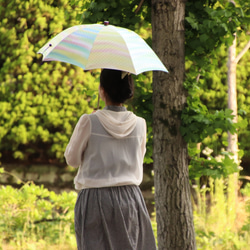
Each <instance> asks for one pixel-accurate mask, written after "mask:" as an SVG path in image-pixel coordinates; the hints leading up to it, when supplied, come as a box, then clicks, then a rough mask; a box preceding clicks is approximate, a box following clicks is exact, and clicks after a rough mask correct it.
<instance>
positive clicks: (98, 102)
mask: <svg viewBox="0 0 250 250" xmlns="http://www.w3.org/2000/svg"><path fill="white" fill-rule="evenodd" d="M99 104H100V94H99V93H98V100H97V109H99Z"/></svg>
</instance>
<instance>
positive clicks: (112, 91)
mask: <svg viewBox="0 0 250 250" xmlns="http://www.w3.org/2000/svg"><path fill="white" fill-rule="evenodd" d="M100 85H101V87H102V88H103V89H104V91H105V93H106V94H107V95H108V98H109V99H110V101H112V102H114V103H124V102H125V101H126V100H127V99H129V98H131V97H132V96H133V94H134V83H133V79H132V76H131V75H129V74H126V76H125V77H124V78H122V71H120V70H114V69H103V70H102V72H101V76H100Z"/></svg>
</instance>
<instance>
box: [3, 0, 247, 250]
mask: <svg viewBox="0 0 250 250" xmlns="http://www.w3.org/2000/svg"><path fill="white" fill-rule="evenodd" d="M97 2H98V3H97ZM235 2H236V5H234V4H232V3H231V2H229V1H227V0H210V1H188V2H187V3H186V21H185V27H186V81H185V83H184V86H185V87H186V89H187V91H188V93H189V96H188V100H187V107H186V109H185V110H183V113H182V121H183V122H182V128H181V132H182V135H183V136H184V138H185V139H186V140H187V142H188V145H189V157H190V180H191V181H192V184H193V187H194V190H196V191H195V192H196V195H195V192H194V193H193V197H194V205H196V206H197V207H195V223H196V233H197V242H198V245H199V246H200V249H213V247H214V246H218V248H216V249H220V248H219V247H221V249H244V248H243V247H244V246H243V245H244V244H245V243H246V244H248V243H249V237H250V236H249V234H247V233H246V232H247V229H249V217H247V215H246V216H245V217H244V216H243V217H244V218H245V221H244V223H245V224H244V223H243V224H244V225H241V226H238V227H237V231H236V232H233V234H230V233H229V231H227V230H226V231H225V230H224V229H225V228H224V229H223V230H224V231H225V234H223V235H224V236H223V237H224V241H223V237H222V236H221V235H219V233H220V232H222V231H219V229H218V231H216V232H215V231H214V230H215V229H214V230H213V226H214V224H212V223H211V224H209V220H208V218H210V216H214V218H216V216H219V214H218V213H219V211H220V210H222V211H224V212H225V213H224V215H225V214H226V215H227V216H226V217H227V219H228V220H233V219H235V218H234V217H233V216H232V215H231V214H230V213H229V212H228V210H223V209H224V208H226V207H228V204H229V203H230V200H228V199H225V197H229V195H228V193H229V191H230V190H228V187H229V186H230V185H229V184H228V183H229V181H228V178H227V177H228V176H229V174H231V173H233V172H235V171H238V168H237V165H236V164H235V163H234V162H233V161H232V160H231V159H230V154H229V153H228V152H226V150H225V149H226V147H227V131H231V132H235V131H236V129H238V131H239V132H238V133H239V143H240V145H239V147H240V150H241V152H240V157H242V156H243V153H244V156H243V158H242V165H243V166H244V165H245V170H246V169H247V167H248V162H249V161H250V148H249V143H248V136H249V131H250V129H249V126H250V125H249V118H250V117H249V107H250V105H249V102H250V93H249V90H248V89H249V82H250V81H249V78H250V72H249V71H250V67H249V66H250V65H249V64H250V62H249V52H248V54H247V55H246V56H244V57H243V58H242V59H241V61H240V62H239V66H238V67H237V90H238V107H239V111H238V112H239V124H233V123H232V115H231V111H230V110H227V109H226V108H227V83H226V77H227V66H226V64H227V50H228V46H229V45H230V43H231V42H232V38H233V36H232V35H233V33H234V32H237V45H238V52H239V51H240V50H241V49H242V48H243V47H244V45H245V43H246V41H248V40H249V39H250V35H249V30H250V28H249V23H250V22H249V18H250V3H249V2H248V1H244V0H237V1H235ZM150 8H151V6H150V1H144V3H143V5H142V7H141V8H139V6H138V1H136V0H126V1H122V0H120V1H114V0H109V1H107V0H103V1H102V0H99V1H88V0H86V1H78V0H74V1H73V0H71V1H69V0H59V1H55V0H46V1H42V0H15V1H14V0H10V1H4V0H0V157H1V161H2V163H27V164H35V163H46V164H50V163H53V164H57V165H60V166H65V161H64V157H63V153H64V150H65V147H66V144H67V142H68V140H69V137H70V135H71V133H72V131H73V128H74V126H75V124H76V122H77V120H78V119H79V117H80V116H81V114H83V113H91V112H92V111H93V109H95V108H96V105H97V98H96V95H97V89H98V77H99V71H98V70H94V71H89V72H84V71H83V70H82V69H80V68H77V67H75V66H73V65H69V64H65V63H59V62H49V63H41V58H42V56H41V55H38V54H37V51H38V50H39V48H41V47H42V46H43V45H44V44H45V43H46V42H47V41H48V40H49V39H50V38H51V37H53V36H54V35H55V34H57V33H59V32H60V31H62V30H63V29H65V28H67V27H70V26H72V25H75V24H78V23H79V21H80V22H83V23H96V22H100V21H101V22H102V21H104V20H109V21H110V23H111V24H114V25H120V26H124V27H127V28H131V29H133V30H135V31H136V32H137V33H139V34H140V35H141V36H142V37H143V38H144V39H145V40H146V41H147V42H148V43H149V44H151V25H150V22H151V21H150V18H151V17H150V13H151V11H150ZM166 66H167V64H166ZM134 80H135V97H134V99H133V100H132V101H130V102H129V103H128V104H127V105H128V107H129V109H131V110H133V111H134V112H135V113H136V114H138V115H141V116H143V117H144V118H145V119H146V121H147V125H148V144H147V156H146V158H145V163H152V162H153V160H152V126H151V123H152V110H153V107H152V101H151V99H152V88H151V83H152V73H150V72H148V73H145V74H141V75H139V76H137V77H134ZM101 107H103V103H101ZM197 145H199V147H197ZM248 168H249V167H248ZM204 177H205V182H202V180H203V179H204ZM218 178H220V180H221V182H222V184H220V183H217V182H216V183H215V182H214V180H215V179H218ZM212 180H213V181H212ZM211 183H213V184H211ZM204 185H205V186H204ZM216 185H218V186H217V190H220V191H221V192H220V193H219V192H218V196H216V197H217V198H216V199H215V196H214V200H212V199H213V197H212V198H211V200H212V201H213V202H211V200H210V201H207V200H206V197H211V195H213V194H214V192H215V191H214V189H213V188H214V187H215V186H216ZM203 186H204V187H205V188H204V189H202V188H201V187H203ZM244 190H246V191H245V192H244V196H243V197H244V200H243V203H244V204H245V202H246V200H247V199H248V198H247V197H248V196H249V191H247V190H249V186H247V185H246V189H244ZM0 192H1V197H2V199H1V203H0V211H1V214H3V215H4V217H3V218H2V219H1V220H0V230H1V232H2V234H1V242H2V243H3V244H5V243H6V242H7V243H9V244H10V245H11V244H14V248H13V249H17V246H18V247H19V249H36V247H37V249H42V247H44V249H47V247H48V245H47V244H51V245H53V244H56V245H57V246H58V245H60V246H61V247H62V245H64V246H65V245H66V246H68V247H69V246H70V247H73V248H74V247H75V241H74V240H72V239H73V238H74V236H73V221H72V219H73V208H72V206H73V205H74V199H75V198H76V197H75V194H74V193H68V194H67V193H62V194H60V195H56V194H54V193H53V192H50V191H48V190H46V188H43V187H37V186H35V185H34V184H32V183H26V184H24V185H23V187H22V188H21V189H20V190H16V189H13V188H11V187H1V190H0ZM205 194H210V195H205ZM219 195H221V196H219ZM195 197H198V198H199V197H200V198H199V199H198V198H197V199H198V200H195ZM218 197H219V198H218ZM218 200H220V201H222V203H218ZM28 201H29V202H28ZM208 202H210V206H209V209H210V210H209V211H207V203H208ZM213 206H214V207H216V206H217V207H216V208H214V209H213ZM245 207H246V208H247V209H248V210H249V203H247V202H246V206H245ZM10 211H11V212H10ZM246 211H247V210H246ZM210 212H211V213H210ZM212 212H213V213H212ZM246 214H247V212H246ZM248 216H249V214H248ZM232 218H233V219H232ZM247 218H248V219H247ZM221 220H222V217H221ZM230 225H233V224H230ZM225 227H226V223H225ZM232 228H233V226H232ZM197 230H198V231H197ZM220 230H221V229H220ZM248 232H249V231H248ZM39 235H41V236H42V237H41V238H40V240H39V239H38V237H39ZM225 239H226V240H227V242H230V244H231V243H232V242H235V244H234V243H232V244H233V246H232V245H230V247H231V248H230V247H229V245H228V246H227V247H228V248H226V246H225V244H227V242H226V240H225ZM242 239H243V241H244V243H242V244H240V243H239V241H240V240H242ZM65 241H66V242H65ZM35 242H37V243H35ZM223 242H224V243H223ZM30 244H31V245H30ZM32 244H33V245H32ZM34 244H35V245H36V246H34ZM39 244H40V245H39ZM216 244H217V245H216ZM223 244H224V245H223ZM228 244H229V243H228ZM223 246H224V248H223ZM66 249H69V248H66Z"/></svg>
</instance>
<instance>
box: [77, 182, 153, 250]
mask: <svg viewBox="0 0 250 250" xmlns="http://www.w3.org/2000/svg"><path fill="white" fill-rule="evenodd" d="M75 232H76V240H77V247H78V250H155V249H156V244H155V238H154V234H153V230H152V226H151V222H150V216H149V214H148V211H147V208H146V205H145V202H144V199H143V196H142V193H141V191H140V188H139V187H137V186H132V185H131V186H118V187H107V188H106V187H105V188H91V189H83V190H81V191H80V192H79V194H78V198H77V202H76V205H75Z"/></svg>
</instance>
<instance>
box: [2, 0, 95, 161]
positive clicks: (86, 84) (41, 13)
mask: <svg viewBox="0 0 250 250" xmlns="http://www.w3.org/2000/svg"><path fill="white" fill-rule="evenodd" d="M0 3H1V4H0V17H1V19H0V20H1V21H0V30H1V32H0V50H1V53H0V152H1V153H2V158H3V160H4V161H12V160H22V161H30V162H31V161H33V162H52V161H53V162H55V163H58V162H63V161H64V158H63V152H64V150H65V147H66V144H67V143H68V140H69V137H70V135H71V133H72V131H73V128H74V126H75V124H76V122H77V120H78V119H79V117H80V116H81V114H82V113H89V112H91V111H92V110H93V107H95V106H96V101H97V100H96V99H95V100H94V99H92V98H91V96H90V95H89V93H84V89H86V88H87V89H90V90H91V89H92V90H97V89H98V81H97V77H98V74H97V72H92V73H91V72H87V73H84V72H83V70H82V69H80V68H77V67H75V66H72V65H68V64H65V63H59V62H49V63H44V64H42V65H41V55H38V54H37V51H38V50H39V48H40V47H42V46H43V45H44V44H45V43H46V42H47V41H48V40H49V38H50V37H51V36H54V35H55V34H57V33H59V32H60V31H62V30H63V29H65V28H67V27H69V26H72V25H74V24H77V22H76V20H75V19H76V13H75V12H73V11H72V8H71V7H70V6H69V4H68V1H67V0H62V1H59V2H58V1H56V2H55V1H53V0H50V1H42V0H39V1H31V0H30V1H29V0H26V1H14V0H12V1H8V2H6V1H3V0H0ZM66 12H67V13H68V14H67V15H66ZM69 13H70V14H69Z"/></svg>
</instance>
